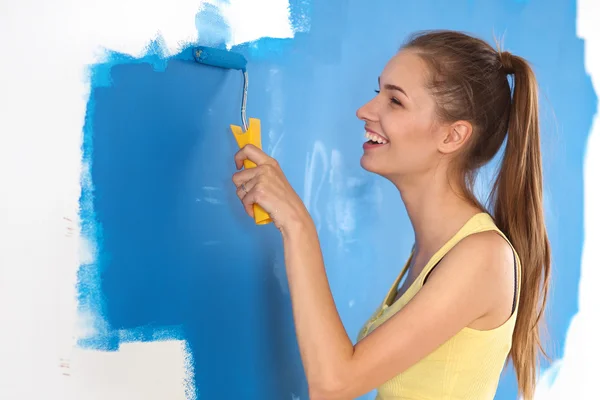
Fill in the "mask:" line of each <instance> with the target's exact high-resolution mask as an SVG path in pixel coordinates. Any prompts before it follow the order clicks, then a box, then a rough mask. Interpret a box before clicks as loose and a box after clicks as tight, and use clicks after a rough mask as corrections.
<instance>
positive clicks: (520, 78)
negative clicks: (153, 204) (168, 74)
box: [233, 31, 550, 400]
mask: <svg viewBox="0 0 600 400" xmlns="http://www.w3.org/2000/svg"><path fill="white" fill-rule="evenodd" d="M509 76H512V81H513V93H511V87H510V84H509ZM357 116H358V118H360V119H361V120H362V121H364V122H365V131H366V133H365V136H366V138H367V139H368V141H367V142H366V144H365V145H364V148H365V151H364V155H363V157H362V159H361V165H362V166H363V168H364V169H366V170H368V171H370V172H373V173H375V174H378V175H381V176H383V177H385V178H387V179H388V180H389V181H391V182H392V183H393V184H394V185H395V186H396V187H397V188H398V190H399V192H400V195H401V198H402V200H403V202H404V205H405V206H406V209H407V212H408V215H409V217H410V220H411V223H412V227H413V229H414V235H415V244H414V248H413V251H412V253H411V254H410V257H409V259H408V262H407V263H406V265H405V267H404V269H403V270H402V271H401V273H400V275H399V276H398V278H397V279H396V281H395V282H394V284H393V285H392V287H391V289H390V290H389V291H388V293H387V294H386V296H385V297H384V301H383V303H382V305H381V307H380V308H378V309H377V310H376V312H375V314H374V315H373V316H372V318H370V319H369V321H367V323H366V324H365V326H364V328H363V329H362V331H361V332H360V335H359V342H358V343H357V344H356V345H353V344H352V342H351V341H350V339H349V337H348V335H347V333H346V331H345V330H344V327H343V325H342V323H341V320H340V316H339V314H338V313H337V310H336V307H335V304H334V301H333V298H332V294H331V290H330V288H329V285H328V281H327V277H326V274H325V269H324V266H323V258H322V254H321V250H320V245H319V240H318V237H317V233H316V229H315V227H314V224H313V222H312V220H311V218H310V216H309V214H308V212H307V210H306V208H305V207H304V206H303V204H302V202H301V200H300V198H299V197H298V195H297V194H296V193H295V192H294V190H293V189H292V187H291V186H290V184H289V183H288V181H287V179H286V178H285V175H284V174H283V172H282V170H281V168H280V167H279V165H278V163H277V161H276V160H274V159H273V158H271V157H269V156H267V155H266V154H265V153H263V152H262V151H261V150H259V149H258V148H256V147H253V146H246V147H244V148H243V149H241V150H240V151H239V152H238V154H237V155H236V157H235V160H236V165H237V166H238V168H241V166H242V163H243V161H244V160H245V159H249V160H251V161H253V162H255V163H256V164H257V165H258V166H257V168H254V169H249V170H243V171H240V172H237V173H236V174H235V175H234V177H233V181H234V183H235V184H236V186H237V187H238V191H237V194H238V196H239V197H240V199H241V200H242V202H243V204H244V206H245V208H246V210H247V212H248V214H250V215H252V205H253V204H255V203H258V204H260V205H261V206H262V207H263V208H264V209H265V210H266V211H267V212H269V213H270V214H271V215H272V217H273V220H274V223H275V225H276V226H277V227H278V228H279V230H280V231H281V233H282V236H283V243H284V251H285V262H286V269H287V276H288V280H289V286H290V292H291V296H292V304H293V312H294V319H295V327H296V333H297V337H298V343H299V347H300V352H301V356H302V360H303V364H304V368H305V372H306V377H307V379H308V384H309V391H310V394H311V396H310V398H311V399H315V400H322V399H349V398H355V397H358V396H360V395H362V394H364V393H367V392H369V391H371V390H372V389H374V388H378V399H381V400H385V399H400V398H402V399H441V398H453V399H466V400H470V399H473V400H475V399H477V400H481V399H492V398H493V397H494V394H495V392H496V388H497V385H498V380H499V377H500V373H501V371H502V369H503V367H504V365H505V363H506V360H507V358H508V357H510V358H511V359H512V361H513V364H514V365H515V369H516V373H517V379H518V384H519V390H520V392H521V394H522V395H523V396H524V397H525V398H526V399H529V398H531V397H532V395H533V391H534V384H535V376H536V373H537V371H536V365H537V352H538V350H539V334H538V331H539V329H538V323H539V320H540V317H541V315H542V312H543V309H544V307H545V301H546V293H547V288H548V279H549V268H550V249H549V244H548V238H547V234H546V227H545V224H544V220H543V212H542V171H541V155H540V132H539V122H538V103H537V88H536V80H535V77H534V74H533V72H532V70H531V69H530V67H529V65H528V63H527V62H526V61H525V60H524V59H523V58H520V57H518V56H514V55H511V54H510V53H508V52H498V51H496V50H494V49H493V48H492V47H491V46H490V45H489V44H487V43H486V42H484V41H482V40H479V39H476V38H474V37H471V36H469V35H466V34H462V33H459V32H453V31H435V32H427V33H423V34H419V35H416V36H414V37H413V38H412V39H411V40H410V41H409V42H408V43H407V45H406V46H404V48H403V49H402V50H401V51H400V52H398V54H396V55H395V56H394V57H392V59H391V60H390V61H389V62H388V64H387V65H386V67H385V68H384V70H383V73H382V74H381V77H380V91H378V92H377V96H375V97H374V98H373V99H372V100H371V101H370V102H368V103H367V104H365V105H364V106H363V107H361V108H360V109H359V110H358V112H357ZM505 141H506V144H507V145H506V151H505V153H504V155H503V159H502V168H501V169H500V171H499V174H498V176H497V178H496V181H495V184H494V187H493V191H492V193H491V204H490V207H489V208H490V209H489V210H488V208H486V207H485V206H484V205H483V204H481V203H480V202H479V200H478V199H477V198H476V197H475V196H474V194H473V183H474V176H475V174H476V172H477V170H478V169H479V168H480V167H481V166H483V165H485V164H487V163H488V162H489V161H490V160H491V159H492V158H493V157H494V156H495V155H496V153H497V152H498V151H499V149H500V147H501V145H502V143H504V142H505ZM240 188H243V190H240ZM401 282H403V283H402V285H400V283H401Z"/></svg>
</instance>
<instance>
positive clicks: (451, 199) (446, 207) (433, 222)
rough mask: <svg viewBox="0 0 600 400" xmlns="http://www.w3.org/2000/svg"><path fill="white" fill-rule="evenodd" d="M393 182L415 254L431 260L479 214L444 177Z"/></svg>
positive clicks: (476, 208) (456, 187) (455, 186)
mask: <svg viewBox="0 0 600 400" xmlns="http://www.w3.org/2000/svg"><path fill="white" fill-rule="evenodd" d="M441 175H442V174H438V175H437V176H436V175H434V176H431V177H428V178H426V179H417V180H414V181H412V182H406V180H398V181H396V182H394V184H395V185H396V187H397V188H398V190H399V191H400V196H401V197H402V201H403V202H404V204H405V206H406V211H407V213H408V216H409V218H410V221H411V224H412V226H413V230H414V233H415V253H416V254H419V255H423V257H426V258H428V257H430V256H432V255H433V253H435V252H436V251H437V250H438V249H439V248H440V247H441V246H442V245H443V244H444V243H446V242H447V241H448V240H449V239H450V238H451V237H452V236H453V235H454V234H455V233H456V232H457V231H458V230H459V229H460V228H461V227H462V226H463V225H464V224H465V223H466V222H467V221H468V220H469V218H471V217H472V216H473V215H475V214H477V213H479V212H481V210H480V209H479V208H478V207H476V206H474V205H472V204H471V203H470V202H469V201H468V200H466V198H465V197H464V196H460V195H459V193H460V190H459V189H458V187H459V186H458V185H451V184H450V183H449V182H448V179H446V178H445V175H444V176H443V177H442V176H441Z"/></svg>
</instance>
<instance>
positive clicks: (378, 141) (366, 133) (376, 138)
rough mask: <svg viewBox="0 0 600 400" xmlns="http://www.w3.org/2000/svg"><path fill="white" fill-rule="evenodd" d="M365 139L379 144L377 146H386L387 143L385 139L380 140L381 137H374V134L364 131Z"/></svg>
mask: <svg viewBox="0 0 600 400" xmlns="http://www.w3.org/2000/svg"><path fill="white" fill-rule="evenodd" d="M365 137H366V138H367V139H369V140H372V141H374V142H377V143H379V144H386V143H388V141H387V140H386V139H384V138H382V137H381V136H379V135H375V134H373V133H371V132H366V131H365Z"/></svg>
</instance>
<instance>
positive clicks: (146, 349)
mask: <svg viewBox="0 0 600 400" xmlns="http://www.w3.org/2000/svg"><path fill="white" fill-rule="evenodd" d="M208 3H210V4H212V5H214V6H216V7H217V8H218V9H219V11H220V13H221V15H222V16H223V17H224V19H225V22H226V23H228V24H229V25H230V27H231V32H230V33H231V36H230V38H229V40H228V41H227V45H228V46H231V45H235V44H239V43H244V42H247V41H253V40H256V39H259V38H261V37H273V38H287V37H292V36H293V34H294V32H293V30H292V27H291V25H290V20H289V10H288V1H287V0H254V1H252V5H251V7H249V2H248V1H244V0H229V1H219V0H210V1H202V0H178V1H176V2H172V1H166V0H145V1H141V0H103V1H94V0H80V1H69V0H56V1H52V2H48V1H42V0H20V1H18V2H17V1H13V2H10V1H2V2H0V37H2V48H3V49H2V51H3V56H2V62H1V63H0V88H1V89H0V318H1V321H2V323H1V328H0V399H65V400H67V399H73V400H75V399H76V400H91V399H102V400H105V399H115V400H119V399H127V400H135V399H144V400H151V399H185V398H186V394H185V390H186V381H189V379H190V368H188V361H189V359H188V358H189V353H188V351H187V350H186V343H185V342H184V341H177V340H172V341H163V342H151V343H128V344H123V345H122V347H121V349H120V350H119V351H118V352H100V351H91V350H82V349H78V348H77V347H76V346H75V341H76V339H77V338H78V337H80V336H81V335H82V334H83V333H85V332H88V333H89V329H90V324H88V323H87V322H86V320H85V318H82V316H79V315H77V304H76V298H75V296H76V286H75V285H76V271H77V269H78V267H79V265H80V261H81V260H83V259H89V258H90V257H93V252H90V251H89V249H91V248H93V244H90V243H83V242H82V240H81V239H80V232H79V222H80V221H79V220H78V206H79V204H78V201H79V196H80V192H81V186H80V176H81V172H82V154H81V144H82V127H83V123H84V116H85V111H86V103H87V100H88V95H89V89H90V85H89V81H88V79H87V66H89V65H91V64H94V63H97V62H99V61H101V60H102V58H103V56H104V55H105V52H104V49H110V50H113V51H119V52H122V53H126V54H130V55H132V56H141V55H143V53H144V51H145V47H146V46H147V45H148V43H149V42H150V40H152V39H156V38H157V36H160V39H161V43H162V44H163V45H164V46H165V47H166V49H165V50H167V54H173V53H176V52H178V51H179V50H180V49H181V48H182V47H183V46H184V45H186V44H190V43H194V42H195V41H196V40H197V36H198V33H197V29H196V25H195V16H196V14H197V13H198V12H199V11H200V10H201V9H202V8H203V7H205V6H206V4H208ZM244 21H252V24H244ZM157 360H160V362H157Z"/></svg>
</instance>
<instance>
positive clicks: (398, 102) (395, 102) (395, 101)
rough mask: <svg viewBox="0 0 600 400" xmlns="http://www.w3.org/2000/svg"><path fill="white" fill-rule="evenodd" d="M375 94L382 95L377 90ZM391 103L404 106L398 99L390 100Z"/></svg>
mask: <svg viewBox="0 0 600 400" xmlns="http://www.w3.org/2000/svg"><path fill="white" fill-rule="evenodd" d="M375 93H377V94H379V93H381V91H380V90H375ZM390 102H391V103H392V104H395V105H398V106H402V103H401V102H400V100H398V99H396V98H395V97H392V98H390Z"/></svg>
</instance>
